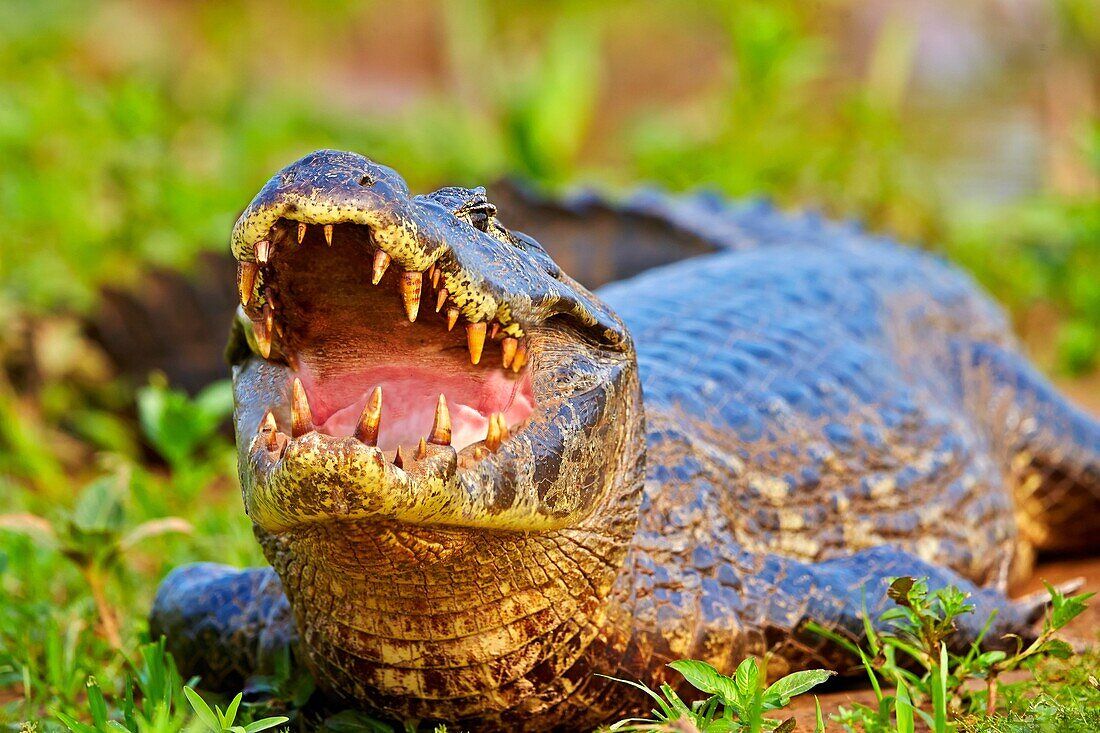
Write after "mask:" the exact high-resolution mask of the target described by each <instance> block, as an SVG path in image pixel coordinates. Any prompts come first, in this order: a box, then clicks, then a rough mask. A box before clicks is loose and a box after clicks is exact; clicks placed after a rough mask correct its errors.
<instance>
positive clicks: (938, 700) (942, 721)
mask: <svg viewBox="0 0 1100 733" xmlns="http://www.w3.org/2000/svg"><path fill="white" fill-rule="evenodd" d="M932 672H933V674H932V680H931V684H932V715H933V720H934V723H933V725H932V733H947V645H946V644H944V643H943V642H940V661H939V664H937V665H933V667H932Z"/></svg>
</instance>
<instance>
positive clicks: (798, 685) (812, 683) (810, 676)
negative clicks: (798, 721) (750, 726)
mask: <svg viewBox="0 0 1100 733" xmlns="http://www.w3.org/2000/svg"><path fill="white" fill-rule="evenodd" d="M835 674H836V672H833V671H831V670H828V669H807V670H803V671H801V672H792V673H791V674H789V675H787V676H786V677H783V678H782V679H778V680H776V681H775V682H773V683H772V684H771V686H770V687H768V689H766V690H764V699H765V701H767V700H768V699H769V698H773V697H774V698H775V699H776V700H777V701H778V702H779V705H778V707H784V706H786V705H787V704H788V703H789V702H790V701H791V698H792V697H795V696H797V695H801V694H802V693H804V692H806V691H808V690H811V689H813V688H814V687H817V686H818V685H820V684H821V683H822V682H824V681H825V680H827V679H829V678H830V677H832V676H833V675H835Z"/></svg>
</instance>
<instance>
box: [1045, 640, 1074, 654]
mask: <svg viewBox="0 0 1100 733" xmlns="http://www.w3.org/2000/svg"><path fill="white" fill-rule="evenodd" d="M1039 651H1040V652H1042V653H1043V654H1049V655H1050V656H1052V657H1054V658H1055V659H1069V658H1070V657H1072V656H1073V647H1072V646H1071V645H1070V644H1069V642H1066V641H1063V640H1062V639H1048V640H1047V641H1045V642H1043V645H1042V646H1040V647H1039Z"/></svg>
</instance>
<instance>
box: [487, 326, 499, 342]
mask: <svg viewBox="0 0 1100 733" xmlns="http://www.w3.org/2000/svg"><path fill="white" fill-rule="evenodd" d="M498 333H500V324H499V323H494V324H493V325H492V326H490V327H489V339H490V340H495V339H496V337H497V334H498Z"/></svg>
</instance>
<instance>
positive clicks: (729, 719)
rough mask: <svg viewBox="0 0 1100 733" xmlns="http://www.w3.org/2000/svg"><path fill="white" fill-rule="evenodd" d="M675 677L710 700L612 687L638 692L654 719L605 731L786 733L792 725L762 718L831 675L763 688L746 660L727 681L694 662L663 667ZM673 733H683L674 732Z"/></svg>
mask: <svg viewBox="0 0 1100 733" xmlns="http://www.w3.org/2000/svg"><path fill="white" fill-rule="evenodd" d="M668 666H669V667H671V668H672V669H674V670H676V671H677V672H679V673H680V674H681V675H682V676H683V677H684V679H685V680H687V681H688V683H690V684H691V685H692V686H693V687H695V688H696V689H697V690H700V691H702V692H706V693H709V694H710V697H708V698H706V699H704V700H696V701H694V702H692V703H691V704H690V705H689V704H688V703H686V702H684V701H683V700H682V699H681V698H680V696H679V695H677V694H676V691H675V690H673V689H672V687H671V686H670V685H668V684H667V683H666V684H662V685H661V687H660V694H657V693H656V692H654V691H653V690H652V689H650V688H649V687H648V686H647V685H644V684H642V683H641V682H633V681H631V680H620V679H617V678H614V677H609V678H608V679H615V680H616V681H617V682H622V683H624V684H627V685H630V686H631V687H634V688H637V689H639V690H641V691H642V692H644V693H645V694H647V695H649V696H650V697H651V698H653V699H654V700H655V701H656V703H657V707H656V708H654V709H653V711H652V712H653V718H652V719H647V718H628V719H625V720H620V721H619V722H617V723H615V724H613V725H612V726H610V728H609V730H612V731H641V730H653V729H654V728H658V727H660V728H664V727H666V726H669V729H672V728H671V727H670V724H672V723H674V722H680V721H683V722H687V723H689V724H690V725H691V726H693V727H692V728H687V729H686V730H698V731H703V732H704V733H725V732H726V731H730V732H738V731H745V733H760V731H763V730H775V731H780V732H783V733H785V732H786V731H792V730H794V719H793V718H788V719H786V720H783V721H782V722H780V721H776V720H772V719H769V718H765V717H764V714H765V713H767V712H771V711H773V710H781V709H782V708H785V707H786V706H787V705H789V704H790V702H791V698H793V697H796V696H798V695H801V694H803V693H805V692H807V691H809V690H810V689H812V688H814V687H816V686H817V685H820V684H821V683H822V682H824V681H825V680H827V679H829V677H831V676H833V675H834V674H836V673H835V672H831V671H829V670H825V669H811V670H804V671H801V672H794V673H792V674H789V675H787V676H786V677H783V678H782V679H779V680H776V681H775V682H773V683H772V684H771V685H769V686H767V687H765V685H764V675H763V674H761V672H760V668H759V666H758V665H757V662H756V659H755V658H753V657H748V658H746V659H745V660H744V661H742V662H741V664H739V665H738V667H737V670H736V671H735V672H734V673H733V675H732V676H727V675H724V674H721V673H720V672H719V671H718V670H716V669H715V668H714V667H712V666H711V665H710V664H707V663H706V662H703V661H699V660H697V659H681V660H679V661H676V662H672V663H671V664H669V665H668ZM817 712H818V731H823V730H824V721H823V719H822V717H821V709H820V706H819V707H818V711H817ZM675 730H685V729H684V728H681V727H677V728H675Z"/></svg>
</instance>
